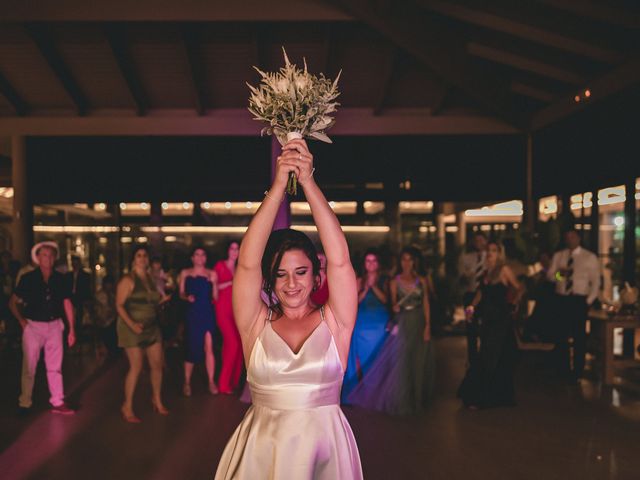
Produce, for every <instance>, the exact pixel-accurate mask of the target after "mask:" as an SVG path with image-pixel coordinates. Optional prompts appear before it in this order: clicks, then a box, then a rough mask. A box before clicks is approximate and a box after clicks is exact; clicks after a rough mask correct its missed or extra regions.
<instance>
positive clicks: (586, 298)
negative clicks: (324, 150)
mask: <svg viewBox="0 0 640 480" xmlns="http://www.w3.org/2000/svg"><path fill="white" fill-rule="evenodd" d="M564 241H565V245H566V247H567V248H565V249H564V250H560V251H559V252H556V253H555V255H554V256H553V260H552V261H551V266H550V267H549V270H548V271H547V276H548V278H549V280H551V281H553V282H555V283H556V293H557V294H558V314H559V319H558V320H559V322H560V325H559V327H560V328H559V332H561V337H560V338H559V340H560V345H559V347H560V352H561V353H562V354H563V359H562V361H563V362H567V363H566V364H565V368H568V369H569V373H570V375H571V377H570V379H571V380H577V379H579V378H580V377H581V376H582V372H583V370H584V362H585V353H586V343H587V334H586V322H587V311H588V309H589V307H590V306H591V304H592V303H593V302H594V300H595V299H596V298H597V297H598V294H599V293H600V263H599V261H598V257H597V256H596V255H594V254H593V253H592V252H590V251H589V250H586V249H585V248H583V247H581V246H580V235H579V234H578V232H577V230H575V229H571V230H569V231H567V232H566V233H565V235H564ZM569 337H572V338H573V346H574V356H573V370H571V364H570V359H569V349H568V339H569Z"/></svg>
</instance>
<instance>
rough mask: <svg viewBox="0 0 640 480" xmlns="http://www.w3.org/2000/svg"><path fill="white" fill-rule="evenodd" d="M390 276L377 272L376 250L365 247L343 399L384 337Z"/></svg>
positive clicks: (377, 349)
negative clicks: (356, 314)
mask: <svg viewBox="0 0 640 480" xmlns="http://www.w3.org/2000/svg"><path fill="white" fill-rule="evenodd" d="M388 301H389V279H388V278H387V277H386V276H384V275H382V274H381V272H380V261H379V258H378V253H377V251H376V250H374V249H370V250H367V252H366V253H365V255H364V271H363V273H362V275H361V276H360V277H359V278H358V316H357V317H356V325H355V327H354V329H353V334H352V336H351V348H350V349H349V363H348V365H347V371H346V372H345V374H344V381H343V383H342V401H343V403H347V397H348V396H349V394H350V393H351V391H352V390H353V388H354V387H355V386H356V385H357V383H358V382H359V381H360V380H361V379H362V377H363V376H364V375H365V374H366V373H367V372H368V370H369V367H370V366H371V364H372V363H373V361H374V360H375V358H376V355H377V354H378V352H379V351H380V348H381V347H382V344H383V343H384V340H385V339H386V337H387V325H388V323H389V309H388V308H387V303H388Z"/></svg>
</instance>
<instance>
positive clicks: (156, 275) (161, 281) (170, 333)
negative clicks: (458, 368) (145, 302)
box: [150, 257, 177, 345]
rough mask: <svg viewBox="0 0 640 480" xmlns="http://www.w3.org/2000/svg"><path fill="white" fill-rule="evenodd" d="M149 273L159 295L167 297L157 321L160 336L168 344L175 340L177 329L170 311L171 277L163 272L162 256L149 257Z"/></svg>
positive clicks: (172, 287) (172, 288) (172, 286)
mask: <svg viewBox="0 0 640 480" xmlns="http://www.w3.org/2000/svg"><path fill="white" fill-rule="evenodd" d="M150 274H151V278H152V279H153V281H154V282H155V285H156V288H157V289H158V292H160V295H162V297H163V298H164V297H168V298H169V300H167V302H166V303H164V304H163V306H162V308H161V309H160V311H159V312H158V322H159V323H160V329H161V330H162V338H163V339H164V341H165V342H166V343H167V344H168V345H171V344H172V341H173V340H175V333H176V332H175V331H176V329H177V326H176V325H175V322H174V321H173V320H174V316H173V315H172V313H174V312H173V311H172V308H171V306H172V302H171V301H170V300H171V299H172V298H173V297H172V296H171V295H172V294H173V290H174V283H173V278H172V277H171V275H170V274H169V273H167V272H165V270H164V268H163V266H162V258H160V257H153V258H152V259H151V270H150Z"/></svg>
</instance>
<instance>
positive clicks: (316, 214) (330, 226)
mask: <svg viewBox="0 0 640 480" xmlns="http://www.w3.org/2000/svg"><path fill="white" fill-rule="evenodd" d="M284 150H285V151H286V152H293V154H294V155H297V156H298V161H299V165H300V166H299V173H298V183H299V184H300V185H302V188H303V189H304V195H305V197H307V202H309V207H311V213H312V215H313V221H314V222H315V224H316V227H317V228H318V234H319V235H320V242H321V243H322V249H323V250H324V252H325V255H326V256H327V282H328V284H329V300H328V304H329V307H330V308H331V311H332V312H333V315H334V317H335V319H336V321H337V323H338V324H339V325H341V326H343V327H346V328H347V329H353V325H354V324H355V321H356V312H357V310H358V289H357V282H356V275H355V272H354V271H353V266H352V265H351V259H350V257H349V247H348V246H347V240H346V238H345V237H344V233H343V232H342V229H341V228H340V223H339V222H338V219H337V218H336V215H335V214H334V213H333V210H331V207H329V203H328V202H327V199H326V198H325V196H324V194H323V193H322V191H321V190H320V187H318V185H317V184H316V182H315V180H314V179H313V155H311V153H310V152H309V149H308V148H307V144H306V142H305V141H304V140H293V141H291V142H289V143H287V145H285V146H284Z"/></svg>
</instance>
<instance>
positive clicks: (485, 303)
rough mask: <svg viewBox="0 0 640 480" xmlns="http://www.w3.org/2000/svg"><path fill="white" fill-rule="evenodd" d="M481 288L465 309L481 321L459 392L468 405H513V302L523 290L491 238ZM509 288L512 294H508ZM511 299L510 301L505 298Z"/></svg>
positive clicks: (514, 302)
mask: <svg viewBox="0 0 640 480" xmlns="http://www.w3.org/2000/svg"><path fill="white" fill-rule="evenodd" d="M486 257H487V261H486V269H485V274H484V276H483V278H482V279H481V280H480V288H479V289H478V290H477V291H476V294H475V297H474V298H473V301H472V302H471V304H470V305H469V306H467V309H466V313H467V315H468V316H472V315H473V316H475V317H476V318H478V319H479V322H480V351H479V352H478V358H477V361H476V362H475V363H472V364H471V365H470V367H469V369H468V370H467V373H466V375H465V378H464V380H463V381H462V384H461V385H460V388H459V389H458V396H459V397H460V398H461V399H462V401H463V403H464V405H465V406H466V407H467V408H470V409H478V408H489V407H499V406H513V405H515V391H514V384H513V377H514V372H515V363H516V353H517V345H516V340H515V336H514V333H513V319H512V313H513V306H514V305H518V304H519V302H520V298H521V296H522V293H523V291H524V289H523V287H522V285H521V284H520V282H518V280H517V279H516V277H515V275H514V273H513V271H512V270H511V268H509V267H508V266H507V265H505V255H504V250H503V248H502V245H500V244H499V243H497V242H495V241H490V242H489V243H488V245H487V256H486ZM509 289H512V291H513V292H514V293H513V294H511V295H509ZM509 297H511V298H512V299H513V304H511V303H509V302H508V300H507V299H508V298H509Z"/></svg>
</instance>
